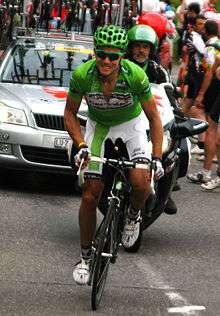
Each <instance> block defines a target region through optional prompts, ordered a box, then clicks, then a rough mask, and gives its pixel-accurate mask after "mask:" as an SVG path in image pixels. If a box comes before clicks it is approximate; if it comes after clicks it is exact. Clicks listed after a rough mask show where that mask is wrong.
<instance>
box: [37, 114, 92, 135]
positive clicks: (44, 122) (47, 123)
mask: <svg viewBox="0 0 220 316" xmlns="http://www.w3.org/2000/svg"><path fill="white" fill-rule="evenodd" d="M34 118H35V122H36V124H37V126H38V127H41V128H46V129H54V130H58V131H65V127H64V118H63V116H59V115H49V114H39V113H34ZM79 120H80V125H81V126H85V125H86V121H85V120H82V119H79Z"/></svg>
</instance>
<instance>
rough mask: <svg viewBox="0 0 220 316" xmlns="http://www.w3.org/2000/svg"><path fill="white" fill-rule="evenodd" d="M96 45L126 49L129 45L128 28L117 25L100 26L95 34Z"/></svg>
mask: <svg viewBox="0 0 220 316" xmlns="http://www.w3.org/2000/svg"><path fill="white" fill-rule="evenodd" d="M94 45H95V47H100V46H101V47H102V46H106V47H115V48H120V49H122V50H126V49H127V45H128V37H127V33H126V30H124V29H123V28H121V27H120V26H115V25H105V26H99V27H98V28H97V30H96V31H95V34H94Z"/></svg>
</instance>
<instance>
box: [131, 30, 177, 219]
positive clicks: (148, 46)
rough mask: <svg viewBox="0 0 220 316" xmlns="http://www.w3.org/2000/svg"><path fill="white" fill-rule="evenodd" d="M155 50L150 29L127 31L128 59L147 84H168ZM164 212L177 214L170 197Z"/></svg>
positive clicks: (155, 38)
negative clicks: (143, 76)
mask: <svg viewBox="0 0 220 316" xmlns="http://www.w3.org/2000/svg"><path fill="white" fill-rule="evenodd" d="M157 48H158V39H157V34H156V32H155V31H154V30H153V28H152V27H150V26H148V25H142V24H138V25H135V26H133V27H132V28H131V29H130V30H129V31H128V50H127V57H128V59H130V60H131V61H133V62H134V63H135V64H137V65H138V66H140V67H141V68H142V69H143V70H144V71H145V73H146V74H147V76H148V79H149V82H151V83H157V84H160V83H166V82H169V83H170V78H169V75H168V73H167V71H166V70H165V69H164V68H163V67H162V66H161V65H160V64H158V63H156V61H155V60H154V59H155V58H156V53H157ZM169 88H171V89H167V90H166V92H168V98H169V100H170V99H171V98H172V102H173V98H174V97H173V91H172V86H171V85H169ZM174 102H175V101H174ZM164 212H165V213H166V214H175V213H176V212H177V207H176V204H175V202H174V201H173V199H172V198H171V197H169V199H168V201H167V204H166V207H165V210H164Z"/></svg>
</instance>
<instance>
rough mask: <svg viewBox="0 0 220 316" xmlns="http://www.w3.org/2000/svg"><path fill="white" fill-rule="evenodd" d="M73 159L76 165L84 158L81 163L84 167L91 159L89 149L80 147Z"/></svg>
mask: <svg viewBox="0 0 220 316" xmlns="http://www.w3.org/2000/svg"><path fill="white" fill-rule="evenodd" d="M74 159H75V164H76V166H77V167H79V166H80V164H81V161H82V159H84V161H83V164H82V169H84V168H85V167H86V166H87V165H88V163H89V161H90V159H91V153H90V150H89V149H88V148H87V147H84V148H81V149H80V150H79V151H78V153H77V154H76V155H75V157H74Z"/></svg>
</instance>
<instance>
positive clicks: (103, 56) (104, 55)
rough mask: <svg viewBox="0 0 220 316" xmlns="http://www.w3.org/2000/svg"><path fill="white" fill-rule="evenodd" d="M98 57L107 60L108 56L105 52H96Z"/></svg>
mask: <svg viewBox="0 0 220 316" xmlns="http://www.w3.org/2000/svg"><path fill="white" fill-rule="evenodd" d="M96 55H97V56H98V57H99V58H101V59H105V58H106V56H107V55H106V54H105V53H104V52H103V51H96Z"/></svg>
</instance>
